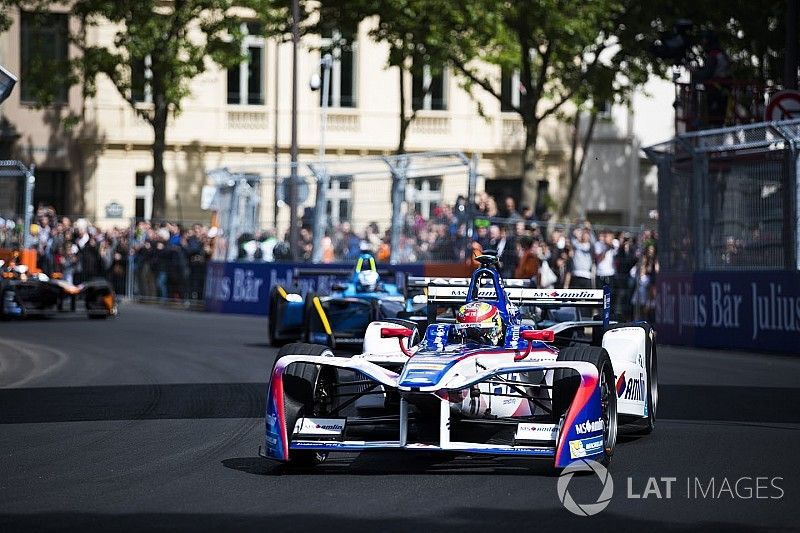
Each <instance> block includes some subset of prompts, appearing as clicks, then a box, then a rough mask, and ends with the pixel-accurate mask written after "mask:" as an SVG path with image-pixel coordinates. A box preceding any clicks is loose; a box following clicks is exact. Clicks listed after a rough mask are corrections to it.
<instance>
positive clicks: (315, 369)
mask: <svg viewBox="0 0 800 533" xmlns="http://www.w3.org/2000/svg"><path fill="white" fill-rule="evenodd" d="M478 261H479V262H480V263H481V266H480V267H479V268H478V269H476V271H475V272H474V273H473V275H472V277H471V279H470V280H469V285H468V286H463V285H458V284H457V283H454V282H453V281H452V280H450V283H448V284H445V285H438V286H437V285H431V286H430V287H429V288H428V294H427V298H428V305H429V309H431V308H438V307H439V306H442V307H448V306H450V305H451V304H453V303H454V302H458V303H459V307H458V309H457V311H456V312H455V313H454V314H453V315H452V316H448V315H437V317H436V321H434V322H432V323H431V324H429V325H428V326H427V329H426V331H425V334H424V335H423V336H422V338H421V341H420V342H418V343H416V344H415V343H414V342H413V340H412V339H413V338H414V331H413V325H412V326H409V327H406V326H402V325H398V324H397V323H394V322H387V321H375V322H372V323H371V324H369V326H368V327H367V330H366V333H365V335H364V337H365V338H364V352H363V353H362V354H358V355H355V356H352V357H341V356H337V355H334V353H333V352H332V350H331V349H330V348H329V347H327V346H321V345H316V344H305V343H295V344H290V345H287V346H284V347H283V348H282V349H281V350H280V351H279V353H278V358H277V359H276V361H275V364H274V367H273V369H272V372H271V374H270V379H269V388H268V393H267V402H266V416H265V426H266V428H265V429H266V432H265V440H264V445H263V449H262V450H260V453H261V455H262V456H264V457H267V458H270V459H273V460H277V461H280V462H283V463H286V464H289V465H305V466H309V465H313V464H316V463H319V462H321V461H323V460H325V458H327V456H328V454H329V453H331V452H340V451H341V452H354V451H355V452H361V451H372V450H387V449H389V450H426V451H438V452H445V453H448V454H452V453H456V454H458V453H465V454H490V455H513V456H524V457H540V458H547V459H548V460H550V461H552V464H553V465H554V467H555V468H563V467H566V466H567V465H569V464H570V463H571V462H572V461H575V460H578V459H582V458H589V459H594V460H597V461H600V462H602V463H605V464H608V463H609V461H610V460H611V457H612V456H613V453H614V448H615V444H616V440H617V431H618V424H630V425H631V427H630V429H631V431H637V432H641V433H649V432H651V431H652V430H653V428H654V425H655V419H656V408H657V403H658V381H657V361H656V342H655V333H654V331H653V329H652V328H651V327H650V326H649V325H648V324H646V323H643V322H637V323H632V324H612V323H611V322H610V314H609V310H610V298H609V293H608V290H607V289H605V290H603V289H597V290H594V289H592V290H584V289H535V288H525V287H506V286H505V285H504V283H503V280H502V279H501V278H500V276H499V275H498V273H497V269H496V265H497V258H496V257H494V256H487V255H483V256H480V257H478ZM523 306H525V307H529V308H532V309H538V310H541V311H544V310H547V309H549V310H557V309H561V310H565V309H574V308H579V309H583V308H602V317H601V319H600V320H594V319H591V320H574V321H567V322H555V321H553V320H549V319H548V318H547V313H544V312H543V313H540V314H539V315H538V316H532V317H531V316H529V317H527V318H526V317H523V316H522V314H521V313H520V308H521V307H523ZM541 323H547V324H548V325H547V327H545V328H542V327H541V325H540V324H541Z"/></svg>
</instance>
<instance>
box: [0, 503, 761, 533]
mask: <svg viewBox="0 0 800 533" xmlns="http://www.w3.org/2000/svg"><path fill="white" fill-rule="evenodd" d="M298 497H299V496H298ZM532 520H534V521H535V524H536V529H542V528H544V527H550V528H552V527H554V526H557V527H558V528H559V530H561V529H562V528H563V527H564V526H565V525H570V524H571V525H572V527H581V528H585V527H587V526H589V527H591V529H594V530H598V531H667V530H668V531H697V530H705V531H751V530H752V528H750V527H741V526H736V525H735V524H732V523H720V522H695V523H692V524H684V525H679V524H674V523H670V522H661V521H656V520H646V519H637V518H635V517H631V516H628V515H625V516H623V515H620V514H617V513H612V512H610V510H608V509H607V510H606V511H604V512H602V513H601V514H598V515H596V516H593V517H592V518H591V522H587V519H586V518H584V517H577V516H573V515H571V514H570V513H569V512H567V511H566V510H564V509H560V508H558V509H536V510H535V511H534V510H519V511H517V510H511V509H490V508H485V509H482V508H456V509H452V510H451V511H449V512H446V513H441V514H439V515H437V516H435V517H431V516H430V515H427V514H425V515H423V516H415V515H413V514H411V515H409V514H405V515H400V516H397V515H394V516H391V517H380V518H377V517H364V516H358V515H352V516H348V515H346V514H328V513H322V512H319V511H317V512H315V511H314V507H313V505H310V506H309V508H308V512H307V513H303V514H299V513H294V514H281V513H279V512H277V510H276V512H275V513H274V514H266V513H264V514H221V513H220V514H200V513H192V514H188V513H187V514H177V513H141V514H117V515H115V514H90V513H40V514H35V515H33V514H31V515H19V514H18V515H5V516H0V527H2V528H4V529H5V530H6V531H12V530H13V531H17V530H25V531H31V530H36V531H64V530H70V531H73V530H75V531H77V530H80V531H115V532H120V531H136V532H139V531H146V530H156V529H157V530H158V531H226V532H230V531H257V530H258V531H329V530H335V531H337V532H339V533H341V532H344V531H358V532H363V531H382V532H384V531H403V532H408V531H437V530H438V531H444V530H445V528H456V527H457V528H460V529H463V528H465V527H468V528H469V529H470V530H473V531H498V530H501V529H505V530H509V531H510V530H516V529H519V526H520V525H521V524H529V523H531V521H532ZM621 526H622V527H621ZM531 527H532V526H529V528H531ZM529 528H525V529H526V530H527V529H529Z"/></svg>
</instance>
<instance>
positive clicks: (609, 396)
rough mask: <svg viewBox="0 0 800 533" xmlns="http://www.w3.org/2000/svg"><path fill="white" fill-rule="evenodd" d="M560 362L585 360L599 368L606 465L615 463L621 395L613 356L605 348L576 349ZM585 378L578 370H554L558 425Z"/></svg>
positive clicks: (566, 350) (561, 356) (560, 357)
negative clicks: (613, 458)
mask: <svg viewBox="0 0 800 533" xmlns="http://www.w3.org/2000/svg"><path fill="white" fill-rule="evenodd" d="M557 361H571V362H575V361H581V362H587V363H592V364H593V365H594V366H595V367H597V371H598V375H599V377H600V383H599V387H600V404H601V416H602V418H603V451H604V454H603V458H602V459H601V460H600V463H602V464H603V465H605V466H608V464H609V463H610V462H611V457H612V456H613V455H614V447H615V446H616V443H617V394H616V389H615V387H614V369H613V368H612V366H611V357H610V356H609V355H608V352H607V351H606V350H605V348H600V347H598V346H572V347H569V348H563V349H562V350H561V351H560V352H559V353H558V358H557ZM580 382H581V377H580V375H579V374H578V373H577V372H576V371H575V370H570V369H568V368H557V369H556V370H554V371H553V418H554V420H555V422H556V423H558V422H559V421H560V420H561V418H562V416H564V415H566V413H567V410H568V409H569V407H570V405H572V400H573V399H574V398H575V394H576V393H577V392H578V387H579V386H580Z"/></svg>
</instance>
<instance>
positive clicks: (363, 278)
mask: <svg viewBox="0 0 800 533" xmlns="http://www.w3.org/2000/svg"><path fill="white" fill-rule="evenodd" d="M379 280H380V277H379V276H378V273H377V272H375V271H374V270H362V271H361V272H359V273H358V280H357V282H356V285H357V289H358V292H375V291H377V290H378V281H379Z"/></svg>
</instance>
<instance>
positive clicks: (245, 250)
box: [204, 152, 477, 263]
mask: <svg viewBox="0 0 800 533" xmlns="http://www.w3.org/2000/svg"><path fill="white" fill-rule="evenodd" d="M476 165H477V162H476V160H474V159H469V158H467V157H466V156H465V155H464V154H462V153H460V152H423V153H412V154H402V155H394V156H385V157H361V158H343V159H329V160H323V161H310V162H301V163H297V164H291V163H275V164H263V165H246V166H239V167H232V166H231V167H225V168H219V169H215V170H212V171H210V172H209V173H208V176H209V181H210V183H211V185H210V186H209V189H210V192H211V194H209V195H208V201H207V202H206V203H205V205H204V207H205V208H207V209H209V210H211V211H213V212H214V213H215V216H216V220H217V223H218V226H219V229H220V236H219V239H218V241H217V246H216V248H215V253H214V259H216V260H228V261H233V260H241V259H248V260H252V259H255V258H256V257H255V255H256V252H257V251H258V250H259V249H264V248H268V246H269V245H267V246H266V247H265V246H261V244H262V243H264V242H265V241H269V240H270V239H272V238H277V240H278V241H286V242H287V243H288V244H289V246H291V247H293V248H294V249H295V250H294V254H293V255H294V258H295V259H297V260H305V261H310V262H314V263H320V262H328V263H329V262H333V261H347V260H352V259H354V258H356V257H357V256H358V254H359V253H360V252H361V251H362V250H363V249H365V248H366V249H369V250H370V251H371V252H372V253H374V254H375V255H376V256H377V257H378V259H379V260H381V261H387V262H391V263H409V262H417V261H429V260H437V261H456V260H461V259H463V256H464V255H465V250H466V248H467V245H468V240H467V238H468V236H469V234H470V231H471V227H472V224H471V212H470V206H469V204H468V202H467V201H466V199H467V198H471V197H473V196H474V192H475V184H476V179H477V173H476ZM292 184H294V187H292ZM292 190H294V191H296V192H295V193H294V194H295V196H296V198H295V200H296V204H297V206H298V207H297V209H298V211H297V218H298V219H299V229H298V232H297V241H295V242H292V240H291V238H290V236H291V232H290V231H289V230H290V227H289V224H290V221H291V212H290V207H289V206H290V205H291V204H292V195H291V191H292ZM264 228H270V229H268V230H264ZM254 241H255V242H254ZM277 251H278V252H279V253H278V257H276V259H286V257H284V252H285V251H284V250H281V249H279V250H277ZM274 252H275V250H272V253H267V256H270V255H272V256H274V255H275V254H274ZM261 255H262V257H263V256H264V252H263V251H262V252H261ZM268 259H269V257H267V260H268Z"/></svg>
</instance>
